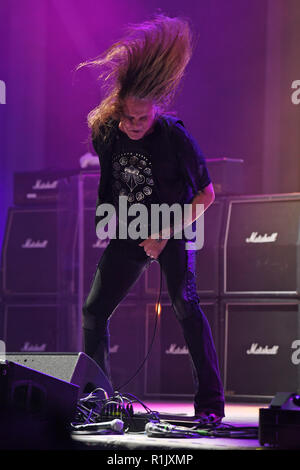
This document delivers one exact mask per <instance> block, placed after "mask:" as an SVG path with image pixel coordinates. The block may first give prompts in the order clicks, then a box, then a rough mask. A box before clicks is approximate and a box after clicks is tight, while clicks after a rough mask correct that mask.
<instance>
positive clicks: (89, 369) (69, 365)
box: [6, 352, 113, 398]
mask: <svg viewBox="0 0 300 470" xmlns="http://www.w3.org/2000/svg"><path fill="white" fill-rule="evenodd" d="M6 358H7V360H8V361H12V362H16V363H17V364H21V365H24V366H26V367H28V368H31V369H34V370H37V371H39V372H42V373H43V374H47V375H50V376H52V377H56V378H57V379H60V380H63V381H65V382H69V383H72V384H74V385H77V386H78V387H79V392H78V395H79V398H81V397H82V396H85V395H87V394H88V393H90V392H92V391H93V390H95V389H96V388H102V389H104V390H105V392H106V393H107V395H108V396H111V395H112V394H113V389H112V386H111V384H110V382H109V380H108V378H107V377H106V375H105V374H104V372H103V371H102V369H101V368H100V367H99V366H98V364H96V362H95V361H94V360H93V359H91V358H90V357H89V356H87V355H86V354H85V353H83V352H80V353H68V354H60V353H29V354H22V353H8V354H6ZM102 395H103V398H105V393H104V392H103V394H102ZM99 396H100V397H101V393H100V394H99Z"/></svg>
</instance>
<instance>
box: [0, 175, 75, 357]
mask: <svg viewBox="0 0 300 470" xmlns="http://www.w3.org/2000/svg"><path fill="white" fill-rule="evenodd" d="M75 172H78V170H68V171H63V170H61V171H39V172H30V173H16V174H15V175H14V204H15V205H14V207H11V208H9V210H8V213H7V221H6V231H5V237H4V242H3V247H2V253H1V295H2V298H3V302H2V305H1V321H0V326H1V333H0V336H1V338H2V339H3V340H4V341H5V343H6V350H7V351H8V352H33V351H34V352H49V351H66V352H68V351H73V350H76V347H77V338H76V335H77V305H76V303H75V302H74V301H73V300H72V299H71V300H70V299H68V301H66V300H64V299H63V297H62V295H61V292H60V289H59V287H60V258H59V241H60V238H61V235H60V233H59V231H60V226H59V222H60V219H59V217H58V215H59V210H58V203H59V181H60V180H61V179H62V180H63V179H68V178H70V177H71V176H72V175H73V174H75ZM70 243H71V244H73V245H74V242H73V241H72V240H70Z"/></svg>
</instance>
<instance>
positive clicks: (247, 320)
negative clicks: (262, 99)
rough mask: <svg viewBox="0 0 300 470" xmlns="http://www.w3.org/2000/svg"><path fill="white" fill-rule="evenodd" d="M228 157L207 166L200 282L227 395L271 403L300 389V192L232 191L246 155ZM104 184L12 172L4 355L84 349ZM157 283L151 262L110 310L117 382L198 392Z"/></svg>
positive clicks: (138, 389) (142, 389)
mask: <svg viewBox="0 0 300 470" xmlns="http://www.w3.org/2000/svg"><path fill="white" fill-rule="evenodd" d="M216 160H218V159H216ZM229 160H230V159H226V162H224V161H222V162H219V161H212V162H210V163H209V161H208V163H209V164H208V166H209V170H210V173H211V174H212V179H213V181H216V184H217V185H218V188H219V189H218V190H217V191H216V194H217V197H216V200H215V202H214V203H213V205H212V206H211V207H210V208H209V209H208V211H207V212H205V214H204V216H202V217H203V222H204V245H203V248H201V249H199V250H197V252H196V259H195V262H196V287H197V292H198V295H199V298H200V305H201V308H202V310H203V312H204V313H205V315H206V316H207V319H208V321H209V323H210V326H211V330H212V335H213V337H214V340H215V345H216V349H217V353H218V357H219V363H220V368H221V373H222V379H223V383H224V388H225V395H226V397H227V399H231V400H245V401H249V400H256V401H264V400H269V399H270V398H272V397H273V396H274V395H275V394H276V393H277V392H280V391H290V392H294V391H295V390H297V389H300V369H299V362H300V361H299V357H300V253H299V250H300V247H299V244H300V193H293V194H277V195H254V196H252V195H243V194H242V189H243V188H242V187H241V188H239V189H240V193H239V194H233V193H232V192H231V191H230V187H229V186H228V184H226V181H227V180H229V179H230V178H229V177H228V178H227V177H226V174H227V173H228V172H230V173H232V172H234V174H235V175H236V176H237V175H238V174H239V172H241V161H234V162H233V161H229ZM241 174H242V173H241ZM54 176H55V177H54ZM98 183H99V170H97V171H95V172H94V171H78V170H77V171H73V172H65V173H63V172H62V173H61V174H59V172H57V173H56V174H55V175H52V176H51V172H48V173H47V174H42V173H41V172H39V173H31V174H16V175H15V194H14V202H15V206H14V207H12V208H10V209H9V211H8V215H7V224H6V234H5V239H4V244H3V250H2V279H1V288H2V296H3V298H4V303H3V308H2V312H1V321H0V327H1V329H2V337H3V339H4V340H5V341H6V346H7V350H8V351H9V352H10V351H12V352H25V353H26V352H28V351H35V352H49V351H58V352H64V351H66V352H68V351H81V350H82V337H81V309H82V304H83V302H84V300H85V298H86V296H87V294H88V292H89V289H90V286H91V283H92V281H93V277H94V274H95V272H96V269H97V266H98V263H99V260H100V257H101V256H102V254H103V251H104V249H105V248H106V246H107V244H108V243H109V239H106V240H99V239H98V238H97V236H96V233H95V225H94V219H95V207H96V200H97V189H98ZM22 188H23V189H22ZM159 288H160V269H159V264H158V263H157V262H156V261H153V262H151V264H150V266H149V268H148V269H147V270H146V271H145V272H144V273H143V274H142V276H141V277H140V279H139V280H138V281H137V282H136V284H135V285H134V286H133V288H132V290H131V292H129V294H128V296H127V297H126V298H125V299H124V301H123V302H122V303H121V304H120V305H119V307H118V308H117V309H116V310H115V311H114V313H113V315H112V317H111V320H110V353H111V366H112V378H113V385H114V386H115V388H117V389H120V391H122V390H123V391H128V392H130V393H133V394H136V395H138V396H141V395H143V396H145V397H146V398H149V397H153V398H160V397H162V398H175V397H178V398H184V397H192V396H193V394H194V386H193V382H192V367H191V363H190V357H189V354H188V351H187V348H186V345H185V341H184V338H183V335H182V331H181V329H180V326H179V323H178V322H177V320H176V317H175V313H174V311H173V308H172V305H171V302H170V299H169V295H168V291H167V286H166V282H165V279H164V276H162V292H161V299H160V305H159V315H156V302H157V298H158V294H159ZM143 362H144V365H143ZM142 365H143V367H142V368H141V366H142ZM139 369H141V371H140V372H139V373H138V374H137V375H135V374H136V372H137V371H138V370H139ZM132 376H135V377H134V379H133V380H132V381H131V382H129V383H128V384H127V382H128V380H129V379H130V378H131V377H132Z"/></svg>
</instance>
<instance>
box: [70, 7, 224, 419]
mask: <svg viewBox="0 0 300 470" xmlns="http://www.w3.org/2000/svg"><path fill="white" fill-rule="evenodd" d="M191 54H192V35H191V28H190V25H189V22H188V21H187V20H185V19H182V18H170V17H168V16H165V15H163V14H159V15H156V16H155V17H154V18H153V19H152V20H149V21H146V22H144V23H142V24H138V25H131V26H130V28H129V29H128V31H127V34H126V36H125V37H124V38H123V39H121V40H120V41H119V42H116V43H115V44H113V45H112V46H111V47H110V48H109V49H108V50H107V51H105V53H104V54H102V55H101V56H99V57H97V58H96V59H93V60H90V61H87V62H84V63H82V64H80V65H79V66H78V68H81V67H83V66H86V65H88V66H94V67H98V68H99V70H100V75H99V76H100V78H101V79H102V80H103V84H104V85H105V87H106V95H105V97H104V99H102V101H101V102H100V104H99V106H97V107H96V108H95V109H93V110H92V111H91V112H90V113H89V115H88V124H89V126H90V128H91V130H92V142H93V146H94V149H95V151H96V153H97V154H98V156H99V160H100V166H101V177H100V183H99V190H98V201H97V213H96V214H97V215H96V225H97V226H98V224H99V223H101V216H99V213H100V212H101V211H100V212H99V211H98V209H99V208H101V205H103V204H105V203H109V204H112V205H113V207H116V209H117V213H118V220H117V231H118V230H119V232H118V233H119V234H120V231H121V229H124V224H125V222H124V220H123V219H122V217H121V216H120V209H119V210H118V203H119V202H120V197H121V196H122V197H123V198H125V200H126V202H127V203H128V204H129V206H130V207H131V206H132V205H133V204H143V205H144V206H145V207H146V209H147V210H148V211H149V210H150V209H151V207H152V206H153V205H155V204H168V205H169V206H170V205H172V204H178V205H179V206H180V207H182V206H183V205H184V204H189V207H190V213H189V216H188V217H187V218H183V221H182V225H181V227H180V228H181V232H180V230H179V227H178V226H177V225H176V223H175V222H173V221H172V223H171V224H170V226H169V227H166V226H165V225H163V224H162V225H160V224H159V230H158V231H157V232H156V233H153V231H152V232H151V228H152V227H153V226H152V225H151V223H149V220H148V221H145V223H144V228H147V229H149V230H150V232H148V233H150V235H148V236H146V237H137V238H136V237H135V238H130V237H127V238H122V237H120V236H119V237H115V238H112V239H111V240H110V242H109V244H108V246H107V247H106V248H105V250H104V252H103V254H102V257H101V259H100V261H99V264H98V267H97V270H96V273H95V276H94V279H93V283H92V286H91V290H90V293H89V295H88V296H87V298H86V300H85V302H84V305H83V333H84V344H85V346H84V347H85V352H86V353H87V354H88V355H89V356H90V357H92V358H93V359H94V360H95V361H96V362H97V363H98V364H99V365H100V367H101V368H102V370H103V371H104V372H105V373H106V375H107V376H108V377H109V378H110V370H109V361H108V351H109V331H108V320H109V317H110V316H111V315H112V313H113V312H114V310H115V309H116V307H117V306H118V305H119V303H120V302H121V301H122V300H123V299H124V297H125V296H126V295H127V293H128V292H129V290H130V289H131V287H132V286H133V284H134V283H135V282H136V280H137V279H138V277H139V276H140V275H141V273H142V272H143V271H144V270H145V269H146V268H147V267H148V266H149V265H150V263H151V262H153V261H154V260H156V261H157V262H159V264H160V267H161V270H162V271H163V273H164V275H165V278H166V281H167V287H168V293H169V296H170V299H171V301H172V306H173V309H174V312H175V314H176V317H177V319H178V321H179V323H180V325H181V327H182V331H183V334H184V338H185V341H186V344H187V347H188V350H189V353H190V356H191V359H192V364H193V373H194V379H195V385H196V393H195V399H194V408H195V419H196V418H200V419H204V420H208V421H211V422H220V421H221V419H222V417H223V416H224V394H223V387H222V383H221V380H220V374H219V367H218V360H217V356H216V351H215V347H214V343H213V339H212V335H211V330H210V327H209V324H208V321H207V319H206V317H205V315H204V313H203V312H202V310H201V308H200V305H199V298H198V295H197V292H196V283H195V251H193V250H187V249H186V242H187V241H188V240H187V238H186V236H185V235H182V237H181V238H180V237H178V236H177V235H178V233H181V234H182V230H183V229H184V228H185V227H186V226H187V225H191V224H194V223H195V222H197V220H198V219H199V217H200V215H201V214H202V213H203V212H204V211H205V210H206V209H207V208H208V207H209V206H210V205H211V204H212V202H213V201H214V197H215V196H214V190H213V186H212V183H211V180H210V177H209V174H208V171H207V168H206V165H205V160H204V158H203V156H202V154H201V152H200V150H199V148H198V146H197V143H196V142H195V140H194V139H193V137H192V136H191V135H190V134H189V133H188V132H187V131H186V130H185V128H184V125H183V123H182V121H180V120H179V119H178V118H176V117H174V116H172V115H171V114H172V113H169V114H168V113H167V108H168V106H169V105H170V104H171V102H172V100H173V98H174V96H175V93H176V91H177V90H178V86H179V84H180V82H181V79H182V77H183V75H184V72H185V69H186V66H187V64H188V62H189V60H190V58H191ZM198 207H202V211H200V213H199V210H197V209H198ZM102 220H103V219H102ZM128 220H131V219H130V217H128V218H127V216H126V223H128ZM166 230H167V232H166ZM97 233H98V232H97ZM166 233H167V234H168V236H166Z"/></svg>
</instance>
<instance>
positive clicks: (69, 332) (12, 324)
mask: <svg viewBox="0 0 300 470" xmlns="http://www.w3.org/2000/svg"><path fill="white" fill-rule="evenodd" d="M1 318H2V321H1V334H0V338H1V339H3V340H4V342H5V345H6V351H8V352H23V353H26V352H36V353H38V352H40V353H46V352H49V351H66V352H67V351H75V350H76V340H77V338H76V330H77V319H76V309H75V305H72V304H68V305H66V306H65V308H64V309H61V308H60V306H59V305H58V304H54V303H53V304H52V303H50V302H49V303H43V302H42V301H36V302H34V303H29V302H26V303H25V302H24V303H22V302H19V303H16V302H6V303H4V304H3V305H2V309H1Z"/></svg>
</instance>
